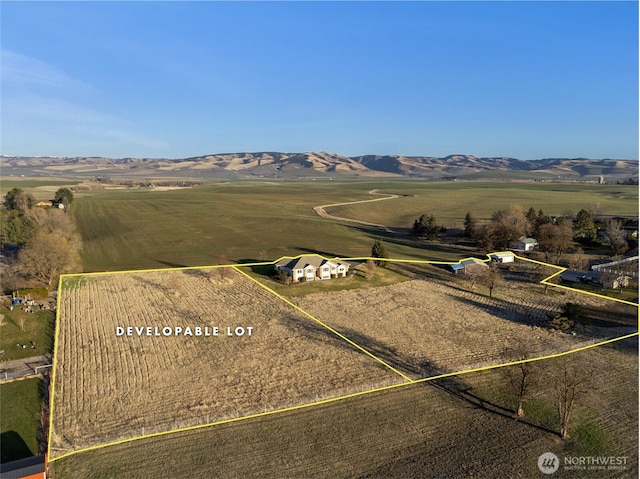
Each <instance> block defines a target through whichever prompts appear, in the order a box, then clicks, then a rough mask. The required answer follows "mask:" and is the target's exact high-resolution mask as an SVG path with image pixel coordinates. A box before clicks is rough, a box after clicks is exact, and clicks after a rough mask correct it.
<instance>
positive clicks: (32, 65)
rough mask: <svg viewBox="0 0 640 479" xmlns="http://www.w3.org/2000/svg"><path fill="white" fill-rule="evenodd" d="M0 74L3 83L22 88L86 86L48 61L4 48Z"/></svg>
mask: <svg viewBox="0 0 640 479" xmlns="http://www.w3.org/2000/svg"><path fill="white" fill-rule="evenodd" d="M0 75H1V79H2V82H3V83H4V84H7V85H13V86H19V87H23V88H30V87H34V86H35V87H40V88H42V87H48V88H55V89H77V88H88V85H87V84H85V83H83V82H81V81H79V80H76V79H73V78H71V77H69V76H68V75H65V74H64V73H63V72H61V71H60V70H59V69H57V68H56V67H54V66H53V65H50V64H49V63H46V62H44V61H42V60H38V59H37V58H32V57H29V56H26V55H23V54H21V53H18V52H14V51H11V50H6V49H2V50H0Z"/></svg>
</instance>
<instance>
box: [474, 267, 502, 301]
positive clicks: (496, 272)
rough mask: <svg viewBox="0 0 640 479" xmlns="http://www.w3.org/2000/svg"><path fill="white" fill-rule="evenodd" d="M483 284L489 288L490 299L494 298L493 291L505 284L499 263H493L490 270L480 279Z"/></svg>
mask: <svg viewBox="0 0 640 479" xmlns="http://www.w3.org/2000/svg"><path fill="white" fill-rule="evenodd" d="M480 280H481V281H482V284H484V285H485V286H486V287H487V288H489V297H490V298H491V297H493V290H494V289H495V288H496V287H498V286H499V285H501V284H502V283H503V282H504V278H503V277H502V273H501V272H500V268H499V267H498V264H497V263H491V264H490V265H489V268H488V269H487V270H486V271H485V273H484V274H483V275H482V277H481V278H480Z"/></svg>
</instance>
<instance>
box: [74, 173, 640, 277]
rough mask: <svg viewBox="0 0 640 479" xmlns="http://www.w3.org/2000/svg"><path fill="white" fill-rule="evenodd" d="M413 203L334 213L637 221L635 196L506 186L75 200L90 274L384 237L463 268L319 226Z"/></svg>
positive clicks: (339, 252) (256, 189) (232, 191)
mask: <svg viewBox="0 0 640 479" xmlns="http://www.w3.org/2000/svg"><path fill="white" fill-rule="evenodd" d="M374 189H376V190H378V191H379V192H380V193H390V194H399V195H407V196H402V197H400V198H397V199H392V200H388V201H378V202H375V203H364V204H358V205H350V206H340V207H334V208H330V209H329V212H330V213H332V214H336V215H339V216H344V217H349V218H354V219H361V220H365V221H368V222H371V223H378V224H384V225H387V226H391V227H394V228H410V227H411V225H412V222H413V220H414V219H415V218H417V217H418V216H419V215H420V214H422V213H432V214H434V215H435V216H436V220H437V221H438V222H439V223H440V224H442V225H445V226H447V227H462V224H463V219H464V215H465V214H466V212H467V211H472V212H473V213H474V214H475V215H476V216H477V217H478V218H488V217H489V216H490V215H491V213H492V212H493V211H496V210H498V209H500V208H506V207H508V206H509V205H511V204H520V205H523V206H524V207H526V208H528V207H529V206H533V207H534V208H536V209H543V210H544V211H545V213H547V214H562V213H564V212H573V213H576V212H577V211H579V210H580V209H581V208H583V207H589V206H596V207H598V208H599V210H600V212H601V213H603V214H604V213H606V214H634V215H635V214H637V209H638V191H637V188H635V187H624V186H608V185H575V184H568V185H562V184H550V183H508V182H493V183H485V182H462V181H460V182H428V181H421V182H418V181H351V182H338V181H335V182H333V181H324V182H320V181H318V182H312V181H306V182H302V181H297V182H268V181H246V182H230V183H210V184H206V185H203V186H199V187H196V188H193V189H183V190H174V191H145V190H133V189H132V190H103V191H97V192H92V194H91V195H90V196H83V197H79V198H78V199H77V200H76V201H75V202H74V204H73V206H72V208H71V209H70V212H71V214H73V217H74V219H75V222H76V224H77V226H78V230H79V233H80V235H81V236H82V239H83V251H82V261H83V268H84V271H106V270H126V269H144V268H162V267H174V266H200V265H210V264H214V263H216V262H219V260H220V259H221V257H225V258H226V259H227V260H228V261H231V262H246V261H272V260H276V259H278V258H280V257H281V256H284V255H296V254H300V253H309V252H313V253H320V254H323V255H326V256H342V257H359V256H366V255H368V254H369V253H370V251H371V245H372V244H373V241H374V240H375V238H378V237H382V238H383V239H384V240H385V241H386V243H387V250H388V252H389V254H390V255H391V256H392V257H396V258H415V259H426V260H440V261H447V260H451V261H452V260H458V259H460V258H461V257H464V256H467V255H468V253H467V252H465V251H464V250H463V249H460V248H458V247H454V246H450V245H443V244H429V245H427V244H426V243H423V242H416V241H413V240H412V239H411V238H410V237H408V235H397V234H389V233H386V232H384V231H383V230H381V229H379V228H376V227H370V226H364V225H358V224H354V223H348V222H341V221H335V220H330V219H325V218H320V217H319V216H317V215H316V213H315V212H314V210H313V207H314V206H318V205H324V204H332V203H340V202H350V201H360V200H368V199H372V198H376V196H372V195H370V194H369V191H371V190H374Z"/></svg>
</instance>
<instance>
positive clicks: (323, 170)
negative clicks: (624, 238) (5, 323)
mask: <svg viewBox="0 0 640 479" xmlns="http://www.w3.org/2000/svg"><path fill="white" fill-rule="evenodd" d="M0 166H2V168H3V170H4V173H3V175H6V172H7V170H8V171H9V172H13V171H15V172H19V171H23V170H25V171H31V172H33V173H34V174H38V175H42V174H50V175H60V174H65V175H80V176H87V175H89V176H112V175H113V176H127V175H131V176H149V175H160V176H167V175H174V176H203V177H217V176H223V177H267V178H295V177H309V176H311V177H316V176H317V177H323V176H328V177H335V176H340V177H346V176H350V177H353V176H355V177H376V176H377V177H403V176H404V177H425V178H440V177H456V178H457V177H460V178H473V177H489V176H491V175H494V176H495V175H498V176H499V177H504V178H508V177H510V176H515V177H542V178H544V177H549V178H551V177H567V178H576V179H589V178H590V177H598V176H601V175H602V176H604V175H606V176H609V177H617V178H628V177H637V176H638V161H636V160H617V159H588V158H544V159H540V160H519V159H517V158H511V157H476V156H473V155H463V154H452V155H448V156H445V157H435V156H405V155H359V156H352V157H349V156H343V155H338V154H335V153H329V152H323V151H320V152H303V153H283V152H274V151H261V152H239V153H216V154H210V155H201V156H194V157H187V158H178V159H169V158H133V157H125V158H106V157H99V156H96V157H85V156H74V157H54V156H43V157H37V156H8V155H3V156H2V157H0Z"/></svg>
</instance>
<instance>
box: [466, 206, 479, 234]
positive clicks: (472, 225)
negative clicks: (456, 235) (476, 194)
mask: <svg viewBox="0 0 640 479" xmlns="http://www.w3.org/2000/svg"><path fill="white" fill-rule="evenodd" d="M476 225H477V221H476V219H475V218H474V217H473V216H472V215H471V211H467V214H466V215H465V217H464V235H465V236H466V237H467V238H472V237H473V235H474V233H475V230H476Z"/></svg>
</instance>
